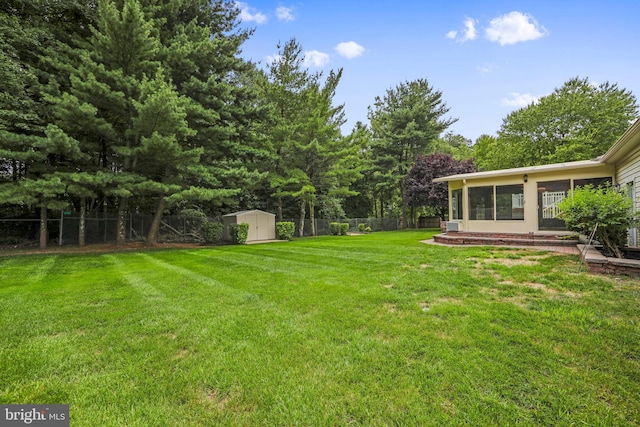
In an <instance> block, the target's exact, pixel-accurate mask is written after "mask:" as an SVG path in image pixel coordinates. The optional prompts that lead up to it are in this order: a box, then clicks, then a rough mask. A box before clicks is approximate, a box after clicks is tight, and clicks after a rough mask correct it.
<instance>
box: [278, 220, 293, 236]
mask: <svg viewBox="0 0 640 427" xmlns="http://www.w3.org/2000/svg"><path fill="white" fill-rule="evenodd" d="M295 232H296V225H295V224H294V223H293V222H290V221H283V222H276V236H278V239H280V240H292V239H293V234H294V233H295Z"/></svg>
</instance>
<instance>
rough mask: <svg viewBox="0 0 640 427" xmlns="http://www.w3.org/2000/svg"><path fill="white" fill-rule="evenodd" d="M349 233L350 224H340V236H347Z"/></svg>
mask: <svg viewBox="0 0 640 427" xmlns="http://www.w3.org/2000/svg"><path fill="white" fill-rule="evenodd" d="M347 231H349V223H348V222H343V223H342V224H340V234H341V235H343V236H346V235H347Z"/></svg>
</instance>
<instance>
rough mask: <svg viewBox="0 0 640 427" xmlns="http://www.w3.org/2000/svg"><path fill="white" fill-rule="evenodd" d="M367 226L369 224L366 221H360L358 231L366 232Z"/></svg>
mask: <svg viewBox="0 0 640 427" xmlns="http://www.w3.org/2000/svg"><path fill="white" fill-rule="evenodd" d="M366 226H367V224H364V223H360V224H358V231H359V232H361V233H364V230H365V227H366Z"/></svg>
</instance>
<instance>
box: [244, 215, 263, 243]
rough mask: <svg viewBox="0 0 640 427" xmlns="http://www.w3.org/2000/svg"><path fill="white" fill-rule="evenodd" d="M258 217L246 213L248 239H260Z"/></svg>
mask: <svg viewBox="0 0 640 427" xmlns="http://www.w3.org/2000/svg"><path fill="white" fill-rule="evenodd" d="M258 218H259V216H258V215H256V214H251V215H247V217H246V221H247V224H249V233H248V235H247V240H248V241H253V240H260V238H259V237H258Z"/></svg>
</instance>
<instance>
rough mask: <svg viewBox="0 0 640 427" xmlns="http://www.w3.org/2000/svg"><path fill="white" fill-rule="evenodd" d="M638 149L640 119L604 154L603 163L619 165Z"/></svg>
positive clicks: (639, 145)
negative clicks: (618, 163)
mask: <svg viewBox="0 0 640 427" xmlns="http://www.w3.org/2000/svg"><path fill="white" fill-rule="evenodd" d="M638 148H640V119H637V120H636V121H635V122H634V123H633V124H632V125H631V126H630V127H629V129H627V130H626V131H625V133H623V134H622V136H621V137H620V138H618V141H616V143H615V144H613V145H612V146H611V148H609V151H607V152H606V153H604V155H603V156H602V158H601V162H602V163H617V162H619V161H620V160H621V159H623V158H625V157H626V156H628V155H629V154H630V153H631V152H632V151H633V150H635V149H638Z"/></svg>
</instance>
